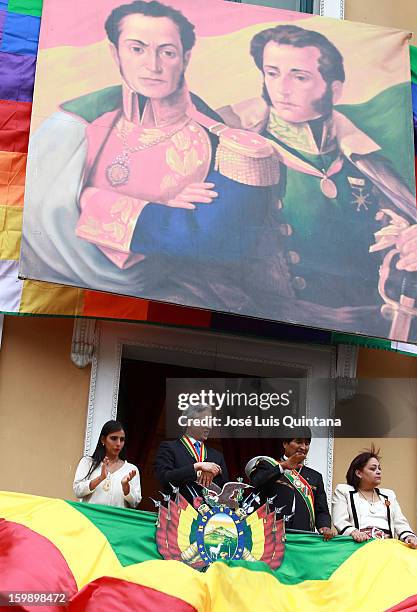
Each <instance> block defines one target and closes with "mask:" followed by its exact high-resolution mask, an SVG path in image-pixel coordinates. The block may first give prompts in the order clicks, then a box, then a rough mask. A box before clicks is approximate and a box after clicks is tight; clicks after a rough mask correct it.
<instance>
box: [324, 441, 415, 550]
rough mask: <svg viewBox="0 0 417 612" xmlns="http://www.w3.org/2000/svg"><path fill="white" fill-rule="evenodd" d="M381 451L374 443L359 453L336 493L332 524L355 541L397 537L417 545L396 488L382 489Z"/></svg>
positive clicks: (411, 544) (406, 542)
mask: <svg viewBox="0 0 417 612" xmlns="http://www.w3.org/2000/svg"><path fill="white" fill-rule="evenodd" d="M378 452H379V451H376V450H375V449H374V448H373V447H372V448H371V450H370V451H366V452H363V453H360V454H359V455H357V456H356V457H355V458H354V459H353V461H352V463H351V464H350V466H349V469H348V471H347V474H346V480H347V484H339V485H337V487H336V489H335V492H334V493H333V500H332V518H333V524H334V526H335V527H336V529H337V531H338V532H339V534H340V535H350V536H351V537H352V538H353V539H354V540H355V542H364V541H365V540H369V539H370V538H395V537H396V538H398V539H399V540H401V541H403V542H404V543H405V544H407V546H409V547H410V548H417V537H416V535H415V534H414V533H413V531H412V529H411V527H410V525H409V523H408V521H407V519H406V518H405V516H404V515H403V513H402V512H401V508H400V505H399V503H398V501H397V498H396V496H395V493H394V491H392V490H391V489H381V488H380V487H379V485H380V482H381V465H380V457H379V455H378Z"/></svg>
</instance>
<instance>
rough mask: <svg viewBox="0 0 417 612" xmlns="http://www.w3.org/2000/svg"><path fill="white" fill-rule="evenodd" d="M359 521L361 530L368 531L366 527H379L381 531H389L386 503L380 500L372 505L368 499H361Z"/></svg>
mask: <svg viewBox="0 0 417 612" xmlns="http://www.w3.org/2000/svg"><path fill="white" fill-rule="evenodd" d="M371 508H372V509H373V510H374V511H375V512H374V513H372V512H371V511H370V510H371ZM358 521H359V529H366V527H379V528H380V529H386V530H387V531H389V524H388V521H387V508H386V506H385V502H383V501H382V499H380V498H378V501H375V502H374V503H373V504H372V505H370V504H369V503H368V502H367V501H366V499H363V497H359V504H358Z"/></svg>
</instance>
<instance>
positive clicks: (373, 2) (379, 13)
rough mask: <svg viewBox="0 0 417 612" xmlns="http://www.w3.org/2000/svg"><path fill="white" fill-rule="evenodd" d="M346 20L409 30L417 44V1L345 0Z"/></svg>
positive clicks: (414, 42)
mask: <svg viewBox="0 0 417 612" xmlns="http://www.w3.org/2000/svg"><path fill="white" fill-rule="evenodd" d="M345 19H350V20H351V21H361V22H363V23H372V24H374V25H381V26H387V27H391V28H398V29H400V30H408V31H409V32H413V33H414V37H413V44H417V2H416V0H395V1H394V0H345Z"/></svg>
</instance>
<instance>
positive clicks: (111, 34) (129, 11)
mask: <svg viewBox="0 0 417 612" xmlns="http://www.w3.org/2000/svg"><path fill="white" fill-rule="evenodd" d="M135 14H139V15H145V16H146V17H168V19H171V20H172V21H173V22H174V23H175V25H176V26H177V28H178V30H179V33H180V37H181V43H182V49H183V52H184V53H186V52H187V51H189V50H190V49H192V48H193V47H194V44H195V33H194V26H193V24H192V23H191V22H190V21H188V19H187V18H186V17H185V16H184V15H183V14H182V13H181V12H180V11H177V9H174V8H172V7H171V6H167V5H166V4H162V3H161V2H158V1H157V0H152V1H151V2H145V1H144V0H135V2H131V3H130V4H122V5H121V6H118V7H117V8H115V9H113V11H112V12H111V13H110V15H109V16H108V17H107V19H106V23H105V25H104V27H105V28H106V33H107V37H108V39H109V40H110V42H112V43H113V44H114V45H115V46H116V47H117V45H118V42H119V36H120V22H121V21H122V19H124V18H125V17H127V16H128V15H135Z"/></svg>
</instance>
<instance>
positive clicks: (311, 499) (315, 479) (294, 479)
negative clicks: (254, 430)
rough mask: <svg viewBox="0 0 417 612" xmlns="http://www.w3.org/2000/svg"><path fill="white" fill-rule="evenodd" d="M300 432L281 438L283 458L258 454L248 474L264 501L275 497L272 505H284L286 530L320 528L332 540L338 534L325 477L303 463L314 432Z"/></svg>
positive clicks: (247, 471)
mask: <svg viewBox="0 0 417 612" xmlns="http://www.w3.org/2000/svg"><path fill="white" fill-rule="evenodd" d="M299 435H300V437H297V438H284V439H283V440H282V443H283V448H284V455H283V456H282V458H281V459H280V461H276V460H275V459H273V458H272V457H255V458H254V459H252V460H251V461H249V463H248V464H247V466H246V474H247V475H248V477H249V478H250V482H251V484H252V485H253V486H254V487H255V489H256V490H257V491H258V492H259V493H260V496H261V499H262V501H263V502H265V501H266V499H267V498H274V499H273V501H272V505H273V506H274V507H275V508H282V510H281V512H282V515H284V516H286V517H288V518H287V520H286V527H287V529H299V530H302V531H315V530H317V531H319V532H320V533H321V534H322V535H323V536H324V539H325V540H329V539H331V538H332V537H333V536H334V535H336V534H335V532H334V530H332V529H331V527H330V525H331V518H330V513H329V509H328V506H327V499H326V493H325V491H324V484H323V478H322V475H321V474H320V473H319V472H317V471H316V470H313V469H312V468H309V467H307V466H305V465H304V460H305V458H306V456H307V453H308V451H309V448H310V442H311V431H310V430H309V429H308V428H305V429H304V430H303V431H301V432H299Z"/></svg>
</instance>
